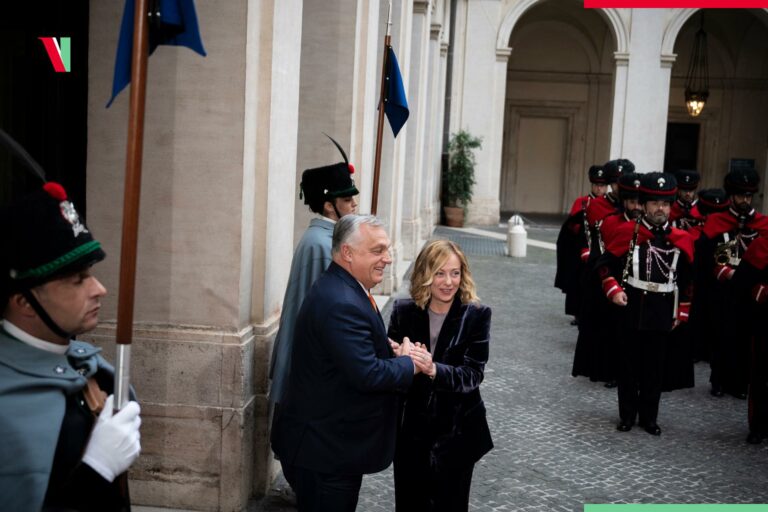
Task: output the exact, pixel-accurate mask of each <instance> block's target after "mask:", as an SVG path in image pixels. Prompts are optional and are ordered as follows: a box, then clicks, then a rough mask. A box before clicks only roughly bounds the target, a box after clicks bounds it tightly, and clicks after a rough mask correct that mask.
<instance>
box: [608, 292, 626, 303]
mask: <svg viewBox="0 0 768 512" xmlns="http://www.w3.org/2000/svg"><path fill="white" fill-rule="evenodd" d="M611 302H613V303H614V304H616V305H617V306H626V305H627V294H626V293H625V292H623V291H622V292H619V293H617V294H615V295H613V296H612V297H611Z"/></svg>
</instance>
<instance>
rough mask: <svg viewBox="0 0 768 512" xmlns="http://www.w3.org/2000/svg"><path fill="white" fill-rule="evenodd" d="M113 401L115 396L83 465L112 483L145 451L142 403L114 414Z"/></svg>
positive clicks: (101, 417)
mask: <svg viewBox="0 0 768 512" xmlns="http://www.w3.org/2000/svg"><path fill="white" fill-rule="evenodd" d="M113 402H114V396H113V395H109V397H108V398H107V401H106V402H105V403H104V410H102V411H101V414H99V417H98V419H97V420H96V425H94V427H93V431H92V432H91V439H90V440H89V441H88V446H86V447H85V455H83V462H84V463H85V464H88V465H89V466H91V467H92V468H93V470H94V471H96V472H97V473H98V474H100V475H101V476H102V477H103V478H104V479H105V480H107V481H108V482H112V481H113V480H114V479H115V477H117V475H119V474H121V473H123V472H125V471H126V470H128V468H129V467H131V464H133V461H135V460H136V458H137V457H138V456H139V452H141V444H140V443H139V439H140V438H141V434H140V433H139V427H140V426H141V417H140V416H139V413H140V412H141V408H140V407H139V404H138V403H136V402H128V403H127V404H126V405H125V407H123V408H122V409H120V410H119V411H118V412H117V413H116V414H113V411H112V407H113V405H112V404H113Z"/></svg>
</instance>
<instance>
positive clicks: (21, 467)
mask: <svg viewBox="0 0 768 512" xmlns="http://www.w3.org/2000/svg"><path fill="white" fill-rule="evenodd" d="M0 231H1V232H2V233H3V237H4V244H3V251H2V254H0V304H1V305H0V311H2V319H3V322H2V327H1V328H0V409H2V414H0V439H2V443H0V461H2V470H1V471H0V496H2V509H3V510H13V511H39V510H45V511H48V510H52V511H53V510H56V511H65V510H66V511H70V510H73V511H74V510H77V511H124V510H130V502H129V499H128V493H127V480H125V479H118V478H117V477H118V475H120V474H122V473H124V472H125V471H126V470H127V469H128V468H129V467H130V466H131V464H132V463H133V462H134V460H136V458H137V457H138V456H139V451H140V441H139V437H140V436H139V426H140V425H141V418H140V416H139V405H138V404H137V403H136V402H135V401H130V402H128V403H127V404H126V405H125V407H123V408H122V409H121V410H120V411H119V412H114V411H113V397H112V396H111V393H112V388H113V382H114V375H113V369H112V367H111V366H110V365H109V364H107V362H106V361H105V360H104V359H103V358H102V357H101V356H100V354H99V353H100V352H101V349H98V348H96V347H94V346H92V345H89V344H88V343H84V342H80V341H75V340H74V337H75V336H77V335H78V334H82V333H85V332H87V331H90V330H92V329H93V328H95V327H96V324H97V322H98V317H99V309H100V305H101V299H102V298H103V297H104V295H106V292H107V291H106V289H105V288H104V287H103V286H102V284H101V283H100V282H99V281H98V280H97V279H96V277H95V276H94V275H93V274H92V273H91V266H92V265H93V264H95V263H97V262H99V261H101V260H102V259H103V258H104V256H105V255H104V251H103V250H102V249H101V245H100V244H99V242H98V241H97V240H95V239H94V238H93V236H92V235H91V233H90V231H89V230H88V228H87V227H86V226H85V224H84V223H83V222H82V220H81V219H80V218H79V216H78V213H77V211H76V210H75V207H74V205H73V204H72V203H71V202H70V201H69V200H68V198H67V193H66V191H65V190H64V188H63V187H62V186H61V185H59V184H58V183H53V182H48V183H46V184H45V186H43V187H41V188H40V189H38V190H37V191H35V192H33V193H32V194H30V195H28V196H25V197H23V198H21V199H19V200H17V201H16V202H14V203H12V204H11V205H10V206H8V207H7V208H6V209H5V210H4V211H3V212H1V213H0ZM108 394H110V396H109V397H107V395H108Z"/></svg>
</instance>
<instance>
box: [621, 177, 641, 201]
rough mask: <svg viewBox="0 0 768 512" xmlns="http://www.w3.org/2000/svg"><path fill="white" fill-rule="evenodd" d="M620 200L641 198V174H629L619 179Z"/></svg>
mask: <svg viewBox="0 0 768 512" xmlns="http://www.w3.org/2000/svg"><path fill="white" fill-rule="evenodd" d="M618 183H619V199H621V200H622V201H624V200H625V199H637V198H639V197H640V174H638V173H636V172H629V173H626V174H622V175H621V176H620V177H619V182H618Z"/></svg>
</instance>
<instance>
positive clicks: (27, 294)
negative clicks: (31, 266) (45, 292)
mask: <svg viewBox="0 0 768 512" xmlns="http://www.w3.org/2000/svg"><path fill="white" fill-rule="evenodd" d="M21 294H22V295H23V296H24V298H25V299H27V302H29V305H30V306H32V309H34V310H35V313H37V316H39V317H40V319H41V320H42V321H43V323H45V325H47V326H48V328H49V329H50V330H51V331H53V333H54V334H56V335H57V336H61V337H62V338H64V339H67V340H68V339H70V338H71V337H72V334H70V333H68V332H65V331H64V329H62V328H61V327H59V326H58V325H57V324H56V322H54V321H53V319H52V318H51V317H50V315H48V313H47V312H46V311H45V309H43V306H41V305H40V303H39V302H38V301H37V299H36V298H35V296H34V295H33V294H32V292H31V291H30V290H23V291H22V292H21Z"/></svg>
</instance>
